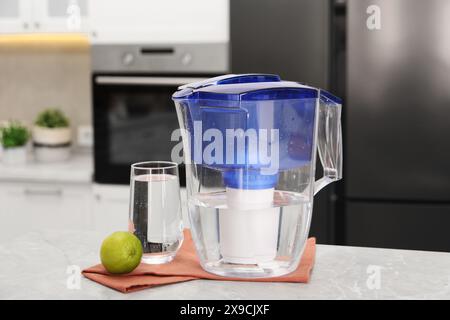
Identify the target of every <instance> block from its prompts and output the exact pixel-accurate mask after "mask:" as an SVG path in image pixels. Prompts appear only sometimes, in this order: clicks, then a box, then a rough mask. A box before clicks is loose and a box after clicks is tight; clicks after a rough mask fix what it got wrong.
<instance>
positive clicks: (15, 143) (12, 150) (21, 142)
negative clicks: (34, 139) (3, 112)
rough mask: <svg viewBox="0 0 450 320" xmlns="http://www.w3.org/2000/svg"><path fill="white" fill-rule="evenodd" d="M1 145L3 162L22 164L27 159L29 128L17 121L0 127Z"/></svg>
mask: <svg viewBox="0 0 450 320" xmlns="http://www.w3.org/2000/svg"><path fill="white" fill-rule="evenodd" d="M0 138H1V143H2V146H3V162H4V163H7V164H23V163H25V162H26V161H27V148H26V144H27V142H28V140H29V138H30V132H29V130H28V129H27V128H26V127H25V126H24V125H22V124H20V123H19V122H18V121H11V122H9V123H8V124H6V125H4V126H2V127H1V128H0Z"/></svg>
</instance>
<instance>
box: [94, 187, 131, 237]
mask: <svg viewBox="0 0 450 320" xmlns="http://www.w3.org/2000/svg"><path fill="white" fill-rule="evenodd" d="M92 191H93V192H92V195H93V197H92V219H93V228H94V229H95V230H96V231H99V232H100V233H102V234H103V235H104V236H105V237H106V236H108V235H109V234H111V233H112V232H114V231H127V230H128V211H129V202H128V201H129V200H128V199H129V193H130V189H129V186H128V185H100V184H94V186H93V189H92Z"/></svg>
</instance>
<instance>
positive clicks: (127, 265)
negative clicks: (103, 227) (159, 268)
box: [100, 231, 142, 273]
mask: <svg viewBox="0 0 450 320" xmlns="http://www.w3.org/2000/svg"><path fill="white" fill-rule="evenodd" d="M141 258H142V244H141V242H140V241H139V239H138V238H137V237H136V236H135V235H134V234H132V233H130V232H125V231H117V232H114V233H113V234H111V235H109V236H108V237H107V238H106V239H105V240H103V243H102V247H101V249H100V259H101V261H102V264H103V266H104V267H105V269H106V270H108V272H110V273H128V272H131V271H133V270H134V269H136V267H137V266H138V265H139V263H140V262H141Z"/></svg>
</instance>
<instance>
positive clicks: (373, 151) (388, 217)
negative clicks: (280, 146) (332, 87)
mask: <svg viewBox="0 0 450 320" xmlns="http://www.w3.org/2000/svg"><path fill="white" fill-rule="evenodd" d="M345 55H346V68H345V69H346V72H345V75H344V76H342V77H340V78H339V77H338V79H341V81H346V86H345V87H346V102H345V106H344V109H343V110H344V121H345V125H344V134H345V141H344V142H345V144H344V146H345V164H344V183H343V188H342V189H341V190H340V192H338V199H339V200H338V203H339V204H340V205H339V206H340V209H341V211H340V213H339V212H338V213H337V214H341V216H340V217H339V219H338V220H339V222H338V224H337V230H338V234H339V236H338V237H339V238H340V240H339V242H342V243H344V244H348V245H362V246H380V247H392V248H406V249H425V250H443V251H450V1H448V0H427V1H424V0H348V1H346V49H345Z"/></svg>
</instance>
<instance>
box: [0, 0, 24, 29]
mask: <svg viewBox="0 0 450 320" xmlns="http://www.w3.org/2000/svg"><path fill="white" fill-rule="evenodd" d="M31 1H32V0H1V1H0V33H15V32H30V29H31V11H32V6H31V3H32V2H31Z"/></svg>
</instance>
